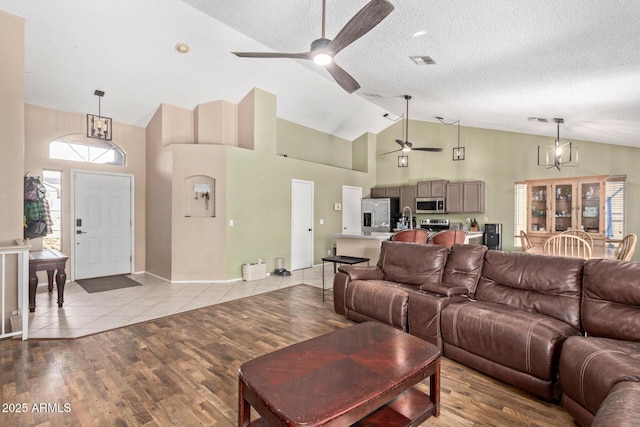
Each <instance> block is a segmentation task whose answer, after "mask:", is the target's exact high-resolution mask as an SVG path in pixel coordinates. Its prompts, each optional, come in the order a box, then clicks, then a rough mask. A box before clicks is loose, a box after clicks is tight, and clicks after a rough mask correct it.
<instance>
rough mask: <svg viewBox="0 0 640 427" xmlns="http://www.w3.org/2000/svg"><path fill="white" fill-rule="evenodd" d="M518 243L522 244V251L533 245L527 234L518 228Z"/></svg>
mask: <svg viewBox="0 0 640 427" xmlns="http://www.w3.org/2000/svg"><path fill="white" fill-rule="evenodd" d="M520 245H521V246H522V252H525V251H526V250H527V249H531V248H532V247H533V245H532V244H531V241H529V236H527V233H525V232H524V231H523V230H520Z"/></svg>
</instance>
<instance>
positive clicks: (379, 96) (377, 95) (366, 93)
mask: <svg viewBox="0 0 640 427" xmlns="http://www.w3.org/2000/svg"><path fill="white" fill-rule="evenodd" d="M364 95H365V96H368V97H370V98H382V95H380V94H379V93H371V92H365V93H364Z"/></svg>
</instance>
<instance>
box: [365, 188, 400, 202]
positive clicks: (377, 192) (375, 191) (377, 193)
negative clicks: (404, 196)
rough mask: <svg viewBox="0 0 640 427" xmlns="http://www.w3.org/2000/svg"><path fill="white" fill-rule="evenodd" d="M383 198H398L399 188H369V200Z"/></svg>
mask: <svg viewBox="0 0 640 427" xmlns="http://www.w3.org/2000/svg"><path fill="white" fill-rule="evenodd" d="M384 197H400V187H373V188H371V198H372V199H380V198H384Z"/></svg>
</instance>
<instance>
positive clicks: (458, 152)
mask: <svg viewBox="0 0 640 427" xmlns="http://www.w3.org/2000/svg"><path fill="white" fill-rule="evenodd" d="M436 119H438V121H439V122H440V123H442V124H443V125H449V126H451V125H455V124H457V125H458V144H457V146H456V147H454V148H453V155H452V159H453V161H454V162H457V161H459V160H464V147H460V120H456V121H454V122H451V123H447V122H445V121H444V119H443V118H442V117H436Z"/></svg>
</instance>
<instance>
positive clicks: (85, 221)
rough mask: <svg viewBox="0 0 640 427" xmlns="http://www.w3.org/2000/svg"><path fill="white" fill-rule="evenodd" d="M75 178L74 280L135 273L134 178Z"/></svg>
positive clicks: (83, 175) (84, 174) (77, 175)
mask: <svg viewBox="0 0 640 427" xmlns="http://www.w3.org/2000/svg"><path fill="white" fill-rule="evenodd" d="M71 178H72V180H73V184H72V185H73V191H72V193H73V205H72V211H73V212H72V215H71V216H72V218H73V223H72V227H71V230H72V236H73V237H72V240H73V250H72V253H73V272H74V275H73V278H74V280H75V279H85V278H88V277H101V276H112V275H115V274H128V273H132V272H133V268H132V265H133V264H132V261H133V259H132V248H131V242H132V231H133V218H132V212H131V206H132V204H131V200H132V193H133V176H131V175H121V174H104V173H93V172H78V171H74V172H73V173H72V177H71Z"/></svg>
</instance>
